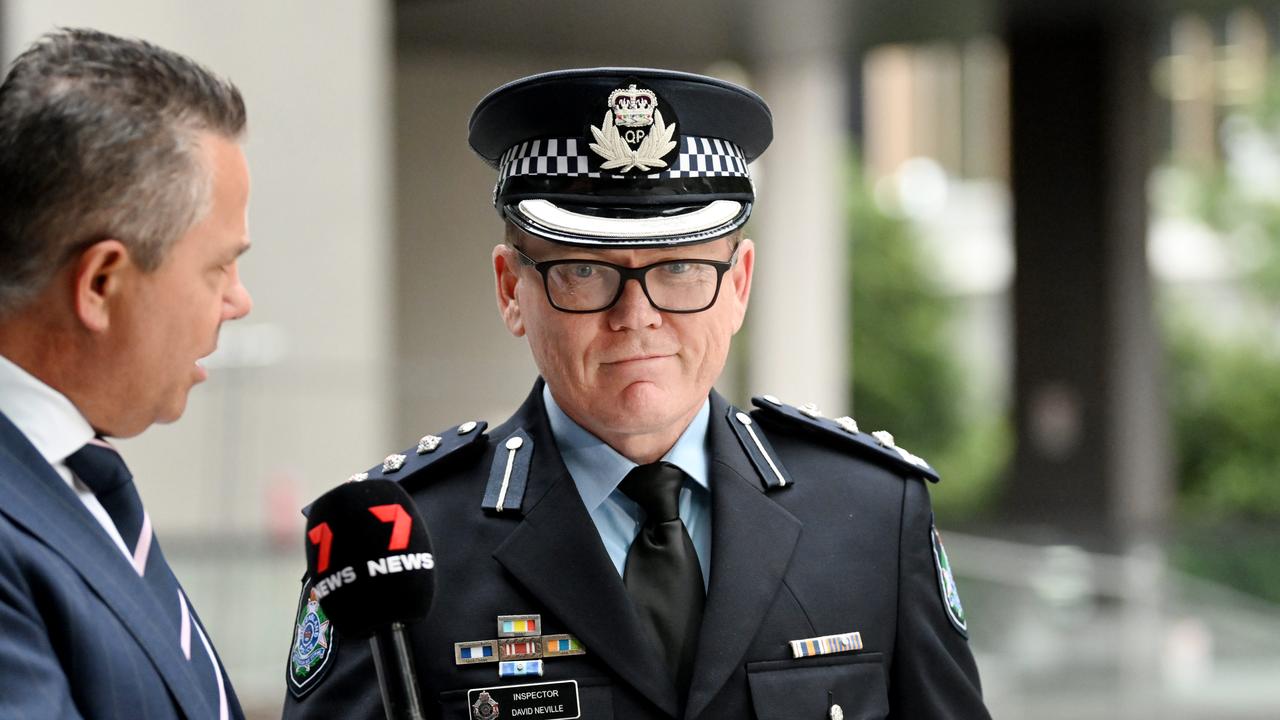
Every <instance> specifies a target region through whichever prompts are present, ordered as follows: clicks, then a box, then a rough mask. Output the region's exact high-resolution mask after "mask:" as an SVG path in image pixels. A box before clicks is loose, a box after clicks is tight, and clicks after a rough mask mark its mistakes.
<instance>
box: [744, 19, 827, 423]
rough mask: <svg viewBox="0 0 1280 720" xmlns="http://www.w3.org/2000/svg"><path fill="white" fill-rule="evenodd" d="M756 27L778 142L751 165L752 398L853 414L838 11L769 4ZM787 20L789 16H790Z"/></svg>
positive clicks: (761, 82) (759, 76)
mask: <svg viewBox="0 0 1280 720" xmlns="http://www.w3.org/2000/svg"><path fill="white" fill-rule="evenodd" d="M756 9H757V11H758V13H759V15H758V16H757V17H756V18H755V20H756V22H755V24H754V25H753V27H755V28H756V32H757V33H758V35H757V37H756V38H755V41H756V44H757V46H758V48H759V53H760V59H759V60H758V61H757V63H756V65H757V67H758V69H757V70H755V71H754V72H753V78H754V81H755V88H754V89H755V90H757V91H758V92H759V93H760V94H761V95H762V96H764V98H765V100H767V101H768V102H769V106H770V107H771V108H772V110H773V119H774V140H773V145H772V146H771V147H770V148H769V150H768V152H766V153H765V155H764V157H763V158H762V159H761V160H760V161H758V162H757V163H756V167H754V168H753V172H755V173H756V175H757V182H756V188H757V206H756V210H755V214H754V216H753V219H752V221H751V223H750V225H749V226H748V228H747V230H748V234H749V236H750V237H752V238H753V239H754V240H755V241H756V249H757V256H756V257H757V260H756V263H757V264H756V275H755V286H754V289H753V293H752V302H751V308H750V311H749V313H748V327H747V340H748V348H749V355H748V358H747V383H746V387H745V388H743V389H744V390H745V392H746V393H747V394H760V393H772V394H774V395H777V396H778V397H780V398H782V399H784V400H786V401H789V402H793V403H802V402H810V401H812V402H816V403H817V404H818V405H819V406H820V407H823V408H826V409H828V410H830V411H831V412H839V413H844V412H847V411H849V409H850V408H849V407H848V402H849V401H848V397H849V361H850V356H849V313H848V310H847V308H848V304H849V301H848V297H849V277H848V269H849V238H848V233H847V229H846V202H845V192H846V186H847V182H846V172H847V164H848V162H849V161H850V157H849V154H848V136H849V123H848V115H849V113H848V93H847V88H848V87H849V85H850V81H849V77H848V72H849V68H850V65H849V63H847V62H846V61H845V59H844V57H843V54H842V52H841V51H840V50H839V39H840V38H839V37H838V30H839V28H840V27H842V25H841V22H840V21H839V19H838V18H836V17H833V15H834V14H837V10H838V9H837V8H833V7H830V6H829V5H828V4H826V3H821V2H797V3H787V4H764V5H762V6H757V8H756ZM784 16H785V17H784Z"/></svg>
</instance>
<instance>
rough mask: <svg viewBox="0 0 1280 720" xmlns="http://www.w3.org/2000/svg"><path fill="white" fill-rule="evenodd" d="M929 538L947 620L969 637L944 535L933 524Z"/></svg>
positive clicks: (930, 524) (930, 525)
mask: <svg viewBox="0 0 1280 720" xmlns="http://www.w3.org/2000/svg"><path fill="white" fill-rule="evenodd" d="M929 538H930V540H931V541H932V542H933V564H934V567H935V568H936V569H937V571H938V592H939V593H940V595H941V596H942V606H943V607H944V608H946V611H947V619H948V620H950V621H951V624H952V625H954V626H955V628H956V630H959V631H960V634H961V635H964V636H965V637H969V623H968V622H967V621H966V620H965V617H964V606H963V605H961V604H960V591H959V590H957V589H956V578H955V576H954V575H953V574H952V573H951V561H950V560H948V559H947V551H946V550H945V549H944V548H943V547H942V535H940V534H939V533H938V527H937V526H936V525H934V524H933V523H932V522H930V523H929Z"/></svg>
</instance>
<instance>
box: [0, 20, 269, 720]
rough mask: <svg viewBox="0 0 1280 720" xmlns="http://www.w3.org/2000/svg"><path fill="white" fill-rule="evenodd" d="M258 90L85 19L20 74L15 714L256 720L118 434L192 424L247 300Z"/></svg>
mask: <svg viewBox="0 0 1280 720" xmlns="http://www.w3.org/2000/svg"><path fill="white" fill-rule="evenodd" d="M244 127H245V109H244V102H243V100H242V99H241V96H240V93H239V91H238V90H237V89H236V88H235V87H234V86H233V85H232V84H231V83H230V82H228V81H226V80H224V79H222V78H220V77H218V76H216V75H214V74H213V73H211V72H210V71H208V70H207V69H205V68H203V67H201V66H200V65H198V64H196V63H195V62H193V61H192V60H190V59H188V58H185V57H183V56H181V55H178V54H176V53H173V52H170V51H168V50H164V49H162V48H159V47H156V46H154V45H151V44H148V43H146V42H143V41H139V40H130V39H124V38H119V37H114V36H111V35H107V34H104V33H100V32H96V31H92V30H81V29H66V30H60V31H57V32H54V33H50V34H48V35H45V36H44V37H42V38H41V39H40V40H38V41H37V42H36V43H35V44H34V45H33V46H32V47H31V48H29V49H28V50H27V51H26V52H24V53H23V54H22V55H21V56H19V57H18V58H17V60H15V61H14V63H13V66H12V68H11V70H10V72H9V74H8V76H7V77H6V78H5V80H4V83H3V84H2V85H0V628H3V631H2V632H0V717H4V718H30V719H32V720H36V719H38V720H46V719H49V718H103V719H108V718H109V719H114V720H137V719H138V718H192V719H195V718H202V719H203V718H210V719H216V720H226V719H227V718H239V717H242V712H241V710H240V707H239V704H238V701H237V700H236V695H235V693H234V691H233V690H232V688H231V684H230V681H229V679H228V678H227V676H226V672H225V670H224V669H223V668H222V666H221V663H220V661H219V660H218V656H217V654H216V652H215V651H214V649H213V645H212V643H211V641H210V639H209V637H208V635H207V633H206V631H205V629H204V627H203V626H202V625H201V624H200V621H199V618H198V616H197V615H196V612H195V609H194V608H193V607H192V606H191V603H190V600H189V599H188V598H187V596H186V595H185V593H184V592H183V591H182V588H181V586H180V585H179V583H178V581H177V579H176V578H175V577H174V576H173V573H172V572H171V570H170V569H169V566H168V564H167V563H166V562H165V559H164V555H163V554H162V552H161V550H160V546H159V544H158V543H157V541H156V538H155V534H154V533H153V532H152V529H151V521H150V518H149V517H148V516H147V514H146V512H145V511H144V510H143V506H142V503H141V499H140V498H139V496H138V493H137V490H136V488H135V487H134V484H133V482H132V477H131V475H130V473H129V471H128V469H127V467H126V466H125V464H124V462H123V461H122V460H121V458H120V456H119V455H118V454H117V453H116V451H115V449H114V448H113V447H112V445H111V444H110V442H109V441H108V440H107V438H112V437H116V438H120V437H131V436H134V435H137V434H138V433H141V432H142V431H143V430H145V429H146V428H147V427H148V426H150V425H151V424H152V423H156V422H171V421H173V420H176V419H178V417H179V416H180V415H181V414H182V411H183V409H184V408H185V406H186V401H187V393H188V392H189V391H190V390H191V388H192V387H193V386H194V385H195V384H196V383H199V382H201V381H203V380H204V379H205V378H206V377H207V375H206V372H205V370H204V368H202V367H201V366H200V365H199V362H198V361H199V360H200V359H201V358H203V357H204V356H206V355H208V354H209V353H211V352H212V351H213V350H214V347H215V345H216V344H217V338H218V329H219V327H220V326H221V324H222V323H223V322H224V321H227V320H233V319H236V318H239V317H242V316H244V315H245V314H246V313H248V312H249V308H250V305H251V300H250V297H249V294H248V292H247V291H246V290H245V288H244V286H243V285H241V283H240V278H239V275H238V271H237V258H238V257H239V256H240V254H241V253H243V252H244V251H245V250H246V249H247V248H248V244H249V241H248V234H247V228H246V215H245V212H246V207H247V203H248V198H249V176H248V168H247V165H246V163H245V158H244V153H243V152H242V151H241V149H240V139H241V137H242V136H243V133H244Z"/></svg>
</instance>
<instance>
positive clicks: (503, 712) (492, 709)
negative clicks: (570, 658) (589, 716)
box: [467, 680, 581, 720]
mask: <svg viewBox="0 0 1280 720" xmlns="http://www.w3.org/2000/svg"><path fill="white" fill-rule="evenodd" d="M467 706H468V709H469V710H470V712H471V718H472V720H498V718H536V720H573V719H574V718H577V717H580V716H581V712H580V710H579V708H578V681H577V680H562V681H560V682H546V683H531V684H528V685H500V686H498V687H488V688H476V689H474V690H468V691H467Z"/></svg>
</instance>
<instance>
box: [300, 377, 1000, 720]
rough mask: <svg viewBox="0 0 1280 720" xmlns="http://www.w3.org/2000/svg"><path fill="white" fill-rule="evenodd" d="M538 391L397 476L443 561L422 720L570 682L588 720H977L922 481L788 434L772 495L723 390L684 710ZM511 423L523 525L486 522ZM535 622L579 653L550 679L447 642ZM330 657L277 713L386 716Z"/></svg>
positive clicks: (776, 440) (427, 646)
mask: <svg viewBox="0 0 1280 720" xmlns="http://www.w3.org/2000/svg"><path fill="white" fill-rule="evenodd" d="M541 385H542V384H541V382H539V383H538V384H537V386H536V387H535V388H534V391H533V393H532V394H531V395H530V396H529V398H528V400H526V402H525V404H524V405H523V407H521V408H520V410H519V411H518V412H517V413H516V414H515V415H514V416H513V417H512V418H511V419H510V420H508V421H507V422H506V423H505V424H503V425H502V426H501V427H498V428H496V429H494V430H493V432H491V433H490V438H492V440H491V441H489V442H487V443H476V447H477V448H478V450H477V451H476V453H475V454H474V455H472V456H471V457H468V458H459V457H452V458H448V459H446V460H442V461H441V462H439V463H434V464H431V465H428V466H426V467H424V468H421V469H420V470H418V471H412V470H411V469H410V468H408V467H406V470H410V473H411V474H410V475H409V476H408V477H405V478H404V479H403V480H402V482H403V483H404V485H405V486H406V488H407V489H409V491H410V492H411V494H412V495H413V497H414V499H415V501H416V502H417V504H418V507H419V509H420V510H421V511H422V513H423V515H424V517H425V519H426V521H427V524H428V526H429V527H430V532H431V537H432V542H433V544H434V548H435V556H436V569H435V572H436V579H437V589H436V593H435V601H434V605H433V607H432V610H431V613H430V615H429V616H428V617H427V618H426V620H425V621H423V622H421V623H418V624H417V625H416V626H414V627H413V628H412V637H413V646H414V647H413V649H414V651H415V661H416V665H417V670H418V675H419V678H420V682H421V685H422V691H423V696H424V703H425V705H426V706H427V708H428V712H429V714H430V716H431V717H438V718H448V719H450V720H453V719H459V718H469V717H470V708H469V706H468V701H467V690H468V689H469V688H486V687H492V686H497V685H504V684H519V683H530V682H547V681H553V680H564V679H575V680H577V681H578V686H579V694H580V698H581V704H582V717H583V718H590V719H591V720H598V719H601V718H603V719H606V720H607V719H609V718H618V719H626V720H630V719H632V718H673V717H685V718H703V719H705V720H712V719H716V720H720V719H724V718H732V719H734V720H737V719H739V718H753V717H755V718H762V719H764V718H802V719H812V720H819V719H820V718H827V717H828V713H829V707H830V702H832V701H834V702H836V703H838V704H840V705H841V708H842V709H843V712H844V717H845V718H847V719H849V720H853V719H854V718H881V717H902V718H964V719H965V720H973V719H975V718H985V717H987V712H986V710H985V708H984V707H983V704H982V699H981V692H980V689H979V685H978V674H977V669H976V667H975V665H974V661H973V658H972V656H971V654H970V652H969V648H968V644H967V639H966V638H965V636H964V635H963V634H962V633H961V632H960V631H959V630H958V629H956V628H955V627H953V626H952V624H951V622H950V621H949V620H948V617H947V615H946V614H945V610H944V605H943V601H942V599H941V595H940V593H939V589H938V575H937V574H936V571H935V565H934V559H933V550H932V544H931V512H930V505H929V498H928V493H927V491H926V489H925V487H924V483H923V481H922V480H920V479H917V478H914V477H905V476H904V474H902V473H898V472H893V471H892V470H890V469H887V466H886V465H882V464H876V463H873V462H868V461H866V460H863V459H859V458H856V457H853V456H852V455H851V454H849V453H848V452H847V451H845V450H842V449H841V448H839V447H836V446H834V445H832V444H827V443H823V442H821V441H819V440H815V439H814V438H812V437H809V436H806V435H804V434H802V433H788V432H787V430H786V428H784V427H782V426H780V425H779V426H777V427H775V428H774V429H771V430H770V431H769V434H768V440H769V441H770V442H771V443H772V446H773V448H774V450H775V453H776V455H777V456H778V457H779V458H780V459H781V461H782V463H784V464H785V466H786V470H787V471H788V472H789V474H790V476H791V478H792V480H793V483H790V484H788V486H786V487H784V488H778V489H775V490H772V491H769V492H766V491H765V488H764V485H763V483H762V478H761V474H760V472H759V471H758V469H757V466H756V465H755V464H753V462H752V460H751V459H750V458H749V457H748V455H747V454H746V453H745V452H744V449H743V444H742V443H740V442H739V439H738V438H737V437H736V436H735V435H734V431H733V429H732V428H731V427H730V425H729V420H728V419H727V418H728V415H729V413H731V412H733V411H732V410H731V409H730V408H729V406H728V405H727V404H726V403H725V401H724V400H723V399H722V398H721V397H720V396H718V395H716V394H714V393H713V394H712V398H711V422H710V427H709V429H708V443H709V450H710V472H711V478H710V479H711V483H710V486H711V497H712V545H711V577H710V588H709V592H708V598H707V605H706V611H705V615H704V619H703V624H702V631H701V636H700V639H699V647H698V655H697V660H696V662H695V669H694V677H693V681H692V688H691V690H690V693H689V697H688V702H687V707H685V708H681V707H679V701H678V699H677V695H676V691H675V688H674V686H673V683H672V681H671V679H670V677H671V676H670V672H669V671H668V670H667V668H665V667H664V666H663V663H662V661H661V659H660V657H659V652H658V650H657V649H656V647H655V645H654V644H653V643H652V642H651V641H650V640H649V639H648V636H647V635H646V634H645V632H644V630H643V629H642V626H641V624H640V620H639V618H638V616H637V614H636V612H635V610H634V609H633V607H632V604H631V602H630V600H629V598H628V596H627V593H626V590H625V589H624V587H623V584H622V581H621V579H620V578H619V576H618V573H617V571H616V570H615V569H614V566H613V564H612V563H611V562H610V560H609V557H608V555H607V554H606V552H605V550H604V546H603V544H602V543H601V541H600V538H599V535H598V533H597V531H596V528H595V526H594V525H593V524H592V521H591V518H590V517H589V515H588V514H587V511H586V508H585V507H584V506H583V503H582V500H581V498H580V497H579V495H578V491H577V488H576V486H575V485H574V482H573V480H572V478H571V477H570V476H569V474H568V471H567V470H566V469H565V467H564V464H563V462H562V461H561V459H560V455H559V452H558V451H557V450H556V445H555V441H554V439H553V438H552V435H551V432H550V429H549V427H548V421H547V419H546V413H545V410H544V407H543V402H542V394H541ZM759 415H760V413H759V412H757V414H756V415H755V417H757V418H758V417H759ZM521 429H522V430H523V431H524V432H525V433H527V435H528V436H529V438H530V439H531V441H532V443H533V446H534V450H533V455H532V459H531V461H530V462H531V465H530V468H529V472H528V477H527V486H526V490H525V492H524V496H523V502H522V504H521V509H522V513H519V512H510V511H508V512H503V513H501V514H495V513H493V512H491V511H483V510H482V509H481V498H482V496H483V495H484V494H485V489H486V483H487V482H488V481H489V478H490V474H491V468H492V467H493V466H494V465H493V460H494V455H495V452H496V453H501V454H502V455H503V457H505V455H506V453H507V450H506V449H504V447H503V440H504V439H505V438H507V437H509V436H510V435H511V434H512V433H514V432H516V431H517V430H521ZM756 429H757V431H758V432H762V431H763V430H762V429H761V428H760V425H759V424H758V423H757V424H756ZM412 453H413V451H409V456H410V457H412ZM499 459H502V458H499ZM380 475H381V472H380V469H374V470H372V471H371V473H370V476H371V477H378V476H380ZM387 476H388V477H392V475H387ZM526 613H539V614H541V616H542V622H543V626H544V627H543V632H544V633H547V634H550V633H571V634H573V635H575V636H577V637H578V638H579V639H580V640H581V642H582V644H583V645H584V646H585V648H586V650H587V653H586V654H585V655H582V656H578V657H567V658H552V659H546V660H545V661H544V666H545V676H544V677H541V678H514V679H504V680H499V679H498V676H497V670H496V667H495V665H493V664H479V665H462V666H459V665H457V664H455V661H454V650H453V643H455V642H459V641H472V640H484V639H488V638H493V637H495V620H496V616H498V615H500V614H502V615H507V614H526ZM851 631H858V632H860V633H861V637H862V640H863V643H864V649H863V650H862V651H860V652H854V653H844V654H835V655H826V656H822V657H814V658H803V659H794V658H793V657H792V653H791V650H790V648H789V645H788V641H790V640H797V639H804V638H813V637H819V636H824V635H831V634H839V633H847V632H851ZM332 660H333V661H332V664H331V666H330V667H328V668H326V670H325V672H326V673H327V674H326V675H324V676H322V677H319V679H318V680H317V681H316V682H315V683H314V686H313V687H311V688H309V689H308V692H307V694H305V695H303V696H302V697H301V698H300V699H299V698H298V697H296V696H294V695H292V694H291V696H290V697H287V698H286V702H285V712H284V715H285V717H286V718H344V719H345V718H362V719H363V718H367V719H369V720H373V719H375V718H381V717H383V716H382V709H381V704H380V699H379V695H378V684H377V676H376V673H375V669H374V665H373V662H372V660H371V656H370V653H369V649H368V644H367V643H366V642H363V641H350V642H345V641H343V639H342V638H337V639H336V644H335V652H334V654H333V659H332ZM828 693H830V695H829V694H828ZM502 717H506V715H503V716H502Z"/></svg>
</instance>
